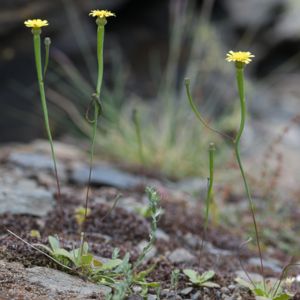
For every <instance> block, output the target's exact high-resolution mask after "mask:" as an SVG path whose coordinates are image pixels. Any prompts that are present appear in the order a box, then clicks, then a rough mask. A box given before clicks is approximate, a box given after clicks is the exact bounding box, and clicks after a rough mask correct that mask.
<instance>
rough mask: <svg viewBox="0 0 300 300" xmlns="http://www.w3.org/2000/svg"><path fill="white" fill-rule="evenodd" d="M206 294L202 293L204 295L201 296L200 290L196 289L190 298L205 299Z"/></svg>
mask: <svg viewBox="0 0 300 300" xmlns="http://www.w3.org/2000/svg"><path fill="white" fill-rule="evenodd" d="M206 298H207V296H206V295H204V297H203V298H202V293H201V292H200V291H197V292H196V293H195V294H194V295H193V296H192V300H198V299H203V300H204V299H205V300H206Z"/></svg>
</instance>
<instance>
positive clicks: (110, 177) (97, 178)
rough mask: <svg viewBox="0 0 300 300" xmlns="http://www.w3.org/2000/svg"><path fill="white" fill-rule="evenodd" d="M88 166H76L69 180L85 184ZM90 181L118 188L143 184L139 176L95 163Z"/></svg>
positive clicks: (129, 187)
mask: <svg viewBox="0 0 300 300" xmlns="http://www.w3.org/2000/svg"><path fill="white" fill-rule="evenodd" d="M88 176H89V167H88V166H87V165H80V166H76V167H75V168H74V169H73V170H72V172H71V181H73V182H75V183H78V184H82V185H83V184H87V182H88ZM91 183H92V184H94V185H99V186H111V187H116V188H120V189H132V188H135V187H138V186H140V185H144V184H145V180H144V179H143V178H141V177H138V176H134V175H132V174H129V173H127V172H124V171H121V170H119V169H117V168H115V167H112V166H109V165H104V164H103V165H96V166H95V167H94V168H93V172H92V179H91Z"/></svg>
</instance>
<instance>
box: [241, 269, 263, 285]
mask: <svg viewBox="0 0 300 300" xmlns="http://www.w3.org/2000/svg"><path fill="white" fill-rule="evenodd" d="M235 275H236V277H239V278H241V279H243V280H246V281H247V282H249V279H248V276H249V277H250V278H251V280H252V281H253V282H262V280H263V277H262V276H261V275H260V274H257V273H250V272H248V276H247V275H246V273H245V272H244V271H243V270H239V271H236V272H235Z"/></svg>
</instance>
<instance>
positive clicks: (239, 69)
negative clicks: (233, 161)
mask: <svg viewBox="0 0 300 300" xmlns="http://www.w3.org/2000/svg"><path fill="white" fill-rule="evenodd" d="M236 80H237V86H238V92H239V98H240V105H241V121H240V127H239V131H238V133H237V136H236V138H235V139H234V142H233V143H234V151H235V155H236V158H237V162H238V165H239V168H240V172H241V175H242V178H243V181H244V187H245V191H246V194H247V198H248V201H249V207H250V211H251V216H252V221H253V225H254V230H255V238H256V243H257V247H258V252H259V258H260V267H261V274H262V276H263V281H264V287H266V282H265V276H264V265H263V259H262V251H261V246H260V240H259V233H258V226H257V221H256V217H255V207H254V203H253V200H252V197H251V193H250V189H249V185H248V182H247V178H246V175H245V171H244V168H243V164H242V161H241V156H240V139H241V137H242V134H243V131H244V127H245V121H246V114H247V107H246V99H245V88H244V66H238V65H237V66H236Z"/></svg>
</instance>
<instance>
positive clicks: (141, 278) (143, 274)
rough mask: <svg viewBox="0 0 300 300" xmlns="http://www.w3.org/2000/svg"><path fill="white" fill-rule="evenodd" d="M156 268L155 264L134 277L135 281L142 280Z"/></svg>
mask: <svg viewBox="0 0 300 300" xmlns="http://www.w3.org/2000/svg"><path fill="white" fill-rule="evenodd" d="M155 267H156V264H154V265H152V266H150V267H149V268H148V269H146V270H144V271H141V272H139V273H137V274H135V275H134V278H135V280H144V279H145V278H146V277H147V276H148V275H149V274H150V273H151V272H152V271H153V270H154V269H155Z"/></svg>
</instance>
